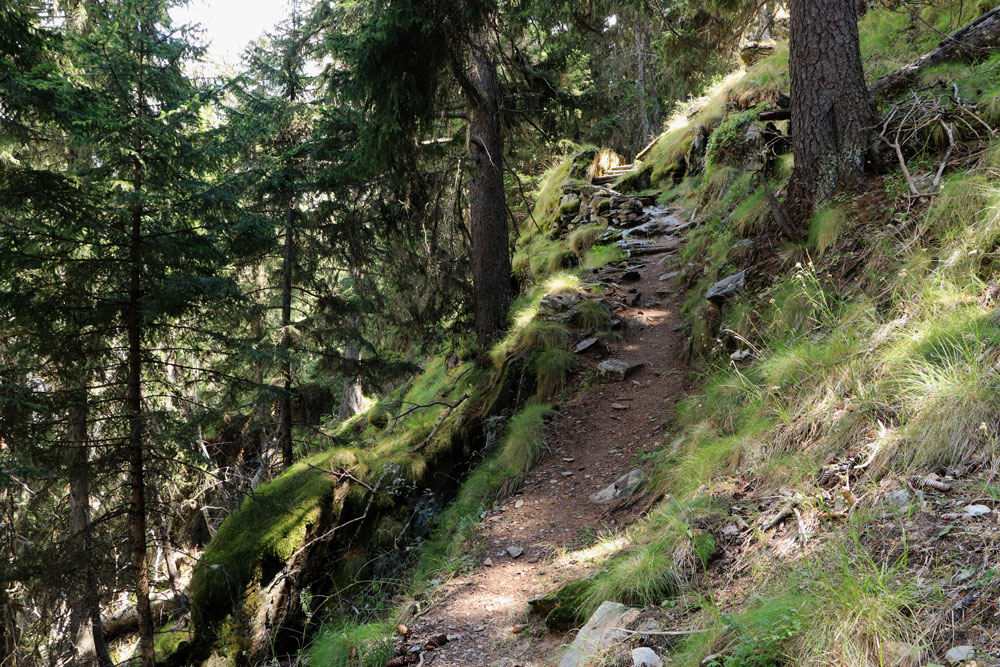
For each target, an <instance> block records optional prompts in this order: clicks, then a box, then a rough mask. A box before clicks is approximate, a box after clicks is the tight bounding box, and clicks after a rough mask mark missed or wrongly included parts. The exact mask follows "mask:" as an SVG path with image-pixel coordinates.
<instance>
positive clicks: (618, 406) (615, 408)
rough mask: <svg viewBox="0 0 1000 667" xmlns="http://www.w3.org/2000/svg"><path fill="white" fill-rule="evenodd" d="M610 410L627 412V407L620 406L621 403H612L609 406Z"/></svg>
mask: <svg viewBox="0 0 1000 667" xmlns="http://www.w3.org/2000/svg"><path fill="white" fill-rule="evenodd" d="M611 409H612V410H628V406H627V405H622V404H621V403H612V404H611Z"/></svg>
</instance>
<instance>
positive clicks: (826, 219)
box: [809, 204, 847, 257]
mask: <svg viewBox="0 0 1000 667" xmlns="http://www.w3.org/2000/svg"><path fill="white" fill-rule="evenodd" d="M846 222H847V216H846V214H845V213H844V211H843V209H842V208H840V207H839V206H837V205H835V204H830V205H827V206H823V207H822V208H819V209H817V210H816V212H815V213H813V216H812V218H810V220H809V244H810V245H811V246H812V247H813V248H814V249H815V250H816V254H817V255H818V256H820V257H822V256H823V254H824V253H825V252H826V251H827V249H828V248H829V247H830V246H832V245H833V244H834V243H836V242H837V237H838V236H840V233H841V231H842V230H843V229H844V226H845V224H846Z"/></svg>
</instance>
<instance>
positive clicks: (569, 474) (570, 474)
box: [560, 470, 573, 477]
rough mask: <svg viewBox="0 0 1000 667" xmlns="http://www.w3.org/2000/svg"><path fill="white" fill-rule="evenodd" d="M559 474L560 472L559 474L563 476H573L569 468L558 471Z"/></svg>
mask: <svg viewBox="0 0 1000 667" xmlns="http://www.w3.org/2000/svg"><path fill="white" fill-rule="evenodd" d="M560 474H561V475H562V476H563V477H572V476H573V473H572V471H570V470H563V471H562V473H560Z"/></svg>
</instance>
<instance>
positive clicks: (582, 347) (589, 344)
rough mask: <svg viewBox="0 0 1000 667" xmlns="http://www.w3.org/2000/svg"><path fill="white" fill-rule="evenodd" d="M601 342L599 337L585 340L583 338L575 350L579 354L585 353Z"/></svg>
mask: <svg viewBox="0 0 1000 667" xmlns="http://www.w3.org/2000/svg"><path fill="white" fill-rule="evenodd" d="M600 342H601V341H600V339H599V338H584V339H583V340H581V341H580V342H579V343H577V344H576V347H575V348H573V351H574V352H576V353H577V354H583V353H584V352H589V351H590V350H592V349H594V348H595V347H597V344H598V343H600Z"/></svg>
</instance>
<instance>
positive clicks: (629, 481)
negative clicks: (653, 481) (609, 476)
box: [590, 468, 643, 504]
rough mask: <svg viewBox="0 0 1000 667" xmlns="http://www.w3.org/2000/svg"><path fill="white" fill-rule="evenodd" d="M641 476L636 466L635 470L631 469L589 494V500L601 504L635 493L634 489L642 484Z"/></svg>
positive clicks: (640, 471)
mask: <svg viewBox="0 0 1000 667" xmlns="http://www.w3.org/2000/svg"><path fill="white" fill-rule="evenodd" d="M642 477H643V475H642V470H641V469H639V468H636V469H635V470H631V471H629V472H627V473H625V474H624V475H622V476H621V477H619V478H618V479H616V480H615V481H614V482H612V483H611V484H609V485H608V486H606V487H604V488H603V489H601V490H600V491H598V492H597V493H594V494H591V496H590V501H591V502H594V503H597V504H603V503H610V502H611V501H613V500H618V499H620V498H627V497H629V496H631V495H632V494H633V493H635V490H636V489H638V488H639V485H640V484H642Z"/></svg>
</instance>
